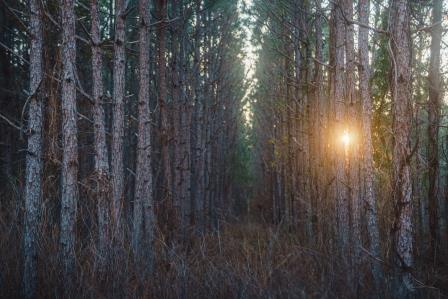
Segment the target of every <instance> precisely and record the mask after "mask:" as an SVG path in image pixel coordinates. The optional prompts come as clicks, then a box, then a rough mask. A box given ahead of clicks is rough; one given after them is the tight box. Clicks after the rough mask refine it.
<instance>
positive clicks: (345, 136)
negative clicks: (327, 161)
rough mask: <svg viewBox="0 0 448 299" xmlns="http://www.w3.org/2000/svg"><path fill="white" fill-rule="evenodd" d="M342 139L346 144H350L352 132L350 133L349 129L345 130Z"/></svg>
mask: <svg viewBox="0 0 448 299" xmlns="http://www.w3.org/2000/svg"><path fill="white" fill-rule="evenodd" d="M341 141H342V143H343V144H344V145H345V146H348V145H349V144H350V141H351V136H350V133H349V132H348V131H347V130H345V131H344V132H343V133H342V136H341Z"/></svg>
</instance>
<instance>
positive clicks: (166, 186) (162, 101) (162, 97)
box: [156, 0, 175, 220]
mask: <svg viewBox="0 0 448 299" xmlns="http://www.w3.org/2000/svg"><path fill="white" fill-rule="evenodd" d="M156 4H157V19H158V22H159V23H158V25H157V42H158V55H157V59H158V63H157V66H158V74H157V77H158V87H159V113H160V145H161V158H162V174H163V179H162V181H163V184H162V196H163V200H164V201H165V202H166V203H167V204H168V206H169V208H168V207H167V208H168V209H169V211H166V212H168V215H171V212H172V210H171V209H172V207H173V203H172V202H171V201H172V181H173V180H172V177H171V159H170V153H169V142H170V141H169V137H170V136H169V133H168V111H167V103H166V100H167V86H166V57H165V52H166V49H165V44H166V41H165V33H166V26H167V25H166V23H165V19H166V14H167V1H166V0H157V3H156ZM171 220H175V219H171Z"/></svg>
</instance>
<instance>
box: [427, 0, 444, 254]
mask: <svg viewBox="0 0 448 299" xmlns="http://www.w3.org/2000/svg"><path fill="white" fill-rule="evenodd" d="M441 21H442V1H441V0H434V1H433V9H432V24H434V25H433V26H434V27H433V28H432V29H431V57H430V61H429V78H428V79H429V80H428V81H429V102H428V178H429V188H428V202H429V227H430V235H431V239H430V240H431V241H430V244H431V256H432V257H433V258H435V257H436V251H437V246H438V243H439V242H438V216H439V215H438V213H437V210H438V209H437V208H438V195H439V187H438V186H439V184H438V180H439V124H440V99H441V81H440V43H441V40H442V24H441Z"/></svg>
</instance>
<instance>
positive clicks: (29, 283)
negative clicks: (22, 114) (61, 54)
mask: <svg viewBox="0 0 448 299" xmlns="http://www.w3.org/2000/svg"><path fill="white" fill-rule="evenodd" d="M29 5H30V28H29V29H30V94H31V95H32V97H31V99H30V103H29V110H28V130H27V131H28V134H29V135H28V150H27V155H26V174H25V176H26V178H25V219H24V224H25V231H24V245H23V247H24V271H23V292H24V295H25V297H26V298H34V297H36V288H37V244H38V229H39V216H40V205H41V202H42V126H43V113H42V110H43V109H42V106H43V103H42V92H41V91H40V90H41V86H42V79H43V61H42V50H43V49H42V48H43V35H42V9H41V6H40V4H39V1H38V0H30V1H29Z"/></svg>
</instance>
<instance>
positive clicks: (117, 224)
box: [111, 0, 126, 242]
mask: <svg viewBox="0 0 448 299" xmlns="http://www.w3.org/2000/svg"><path fill="white" fill-rule="evenodd" d="M125 10H126V7H125V1H124V0H115V42H114V66H113V68H114V70H113V73H114V75H113V83H114V92H113V102H114V106H113V121H112V149H111V150H112V153H111V154H112V155H111V157H112V219H113V230H114V233H113V234H114V237H115V238H116V239H117V240H118V242H121V238H122V232H121V208H122V205H123V199H124V177H125V176H124V162H123V143H124V99H125V80H126V77H125V67H126V54H125V36H126V33H125V21H126V20H125V18H126V15H125Z"/></svg>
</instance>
